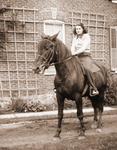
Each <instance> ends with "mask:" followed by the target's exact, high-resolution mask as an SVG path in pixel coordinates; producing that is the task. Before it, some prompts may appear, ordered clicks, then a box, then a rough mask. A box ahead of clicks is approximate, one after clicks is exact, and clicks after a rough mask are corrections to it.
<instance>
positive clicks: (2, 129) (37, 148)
mask: <svg viewBox="0 0 117 150" xmlns="http://www.w3.org/2000/svg"><path fill="white" fill-rule="evenodd" d="M92 120H93V118H92V117H85V119H84V121H85V126H86V129H87V130H86V138H85V139H82V140H79V139H78V131H79V122H78V120H77V118H72V119H64V121H63V126H62V133H61V138H60V139H56V138H54V137H53V136H54V134H55V131H56V126H57V120H43V121H42V120H41V121H39V120H38V121H37V120H35V121H20V122H12V121H10V122H11V123H6V124H0V150H116V149H117V115H116V114H114V115H104V116H103V128H102V132H101V133H98V132H97V131H96V130H95V129H91V124H92Z"/></svg>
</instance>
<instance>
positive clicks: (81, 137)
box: [78, 136, 86, 140]
mask: <svg viewBox="0 0 117 150" xmlns="http://www.w3.org/2000/svg"><path fill="white" fill-rule="evenodd" d="M85 138H86V136H79V137H78V139H79V140H84V139H85Z"/></svg>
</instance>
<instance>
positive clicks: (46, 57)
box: [38, 39, 73, 67]
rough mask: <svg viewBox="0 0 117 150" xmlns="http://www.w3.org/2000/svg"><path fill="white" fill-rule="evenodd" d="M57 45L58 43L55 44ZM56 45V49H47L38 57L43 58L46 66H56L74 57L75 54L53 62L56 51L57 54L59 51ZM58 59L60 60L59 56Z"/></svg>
mask: <svg viewBox="0 0 117 150" xmlns="http://www.w3.org/2000/svg"><path fill="white" fill-rule="evenodd" d="M48 40H49V39H48ZM55 47H56V45H55ZM55 47H54V49H51V50H50V51H45V53H44V54H43V55H40V54H38V59H39V58H40V59H42V60H43V65H44V66H45V67H49V66H54V65H57V64H61V63H64V62H66V61H68V60H70V59H72V58H73V55H71V56H69V57H67V58H66V59H64V60H62V61H58V62H53V63H51V61H52V59H53V56H54V54H55V53H56V55H57V52H56V51H55ZM58 55H59V54H58ZM58 60H59V58H58Z"/></svg>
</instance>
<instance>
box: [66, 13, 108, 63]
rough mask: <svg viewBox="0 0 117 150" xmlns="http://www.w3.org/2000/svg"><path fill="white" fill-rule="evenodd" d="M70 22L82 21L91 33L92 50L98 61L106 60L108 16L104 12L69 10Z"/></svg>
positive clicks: (73, 23)
mask: <svg viewBox="0 0 117 150" xmlns="http://www.w3.org/2000/svg"><path fill="white" fill-rule="evenodd" d="M69 16H70V17H69V18H68V23H70V24H71V25H72V28H73V27H74V25H76V24H78V23H80V22H82V23H84V25H85V26H86V27H87V29H88V32H89V34H90V35H91V52H92V57H93V58H94V59H95V60H96V61H102V62H104V61H105V38H106V34H105V28H106V27H105V23H106V19H105V18H106V17H105V15H103V14H93V13H82V12H77V11H71V12H69Z"/></svg>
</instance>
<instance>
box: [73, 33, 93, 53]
mask: <svg viewBox="0 0 117 150" xmlns="http://www.w3.org/2000/svg"><path fill="white" fill-rule="evenodd" d="M71 52H72V55H75V54H80V53H82V52H89V53H90V36H89V34H88V33H86V34H83V36H82V37H78V38H77V36H75V37H74V38H73V41H72V46H71Z"/></svg>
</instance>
